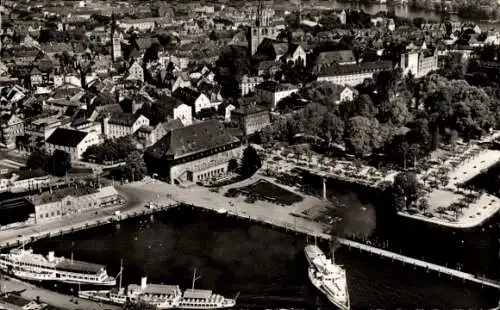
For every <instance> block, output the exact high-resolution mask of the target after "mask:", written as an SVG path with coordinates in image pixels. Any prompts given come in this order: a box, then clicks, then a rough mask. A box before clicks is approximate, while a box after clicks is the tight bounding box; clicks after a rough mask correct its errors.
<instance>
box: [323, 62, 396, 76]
mask: <svg viewBox="0 0 500 310" xmlns="http://www.w3.org/2000/svg"><path fill="white" fill-rule="evenodd" d="M393 68H394V65H393V63H392V61H390V60H384V61H374V62H364V63H361V64H356V65H345V66H329V67H324V68H322V69H321V70H320V71H319V72H318V76H337V75H349V74H357V73H363V72H377V71H382V70H391V69H393Z"/></svg>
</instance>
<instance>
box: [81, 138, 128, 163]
mask: <svg viewBox="0 0 500 310" xmlns="http://www.w3.org/2000/svg"><path fill="white" fill-rule="evenodd" d="M135 150H137V148H136V146H135V145H134V140H133V139H132V138H131V137H128V136H126V137H121V138H116V139H109V140H106V141H104V143H102V144H99V145H91V146H89V147H88V148H87V150H86V151H85V153H83V158H84V159H85V160H86V161H92V162H96V163H99V164H102V163H104V162H118V161H123V160H124V159H126V158H127V156H129V155H130V154H131V153H132V152H133V151H135Z"/></svg>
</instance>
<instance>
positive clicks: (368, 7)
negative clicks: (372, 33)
mask: <svg viewBox="0 0 500 310" xmlns="http://www.w3.org/2000/svg"><path fill="white" fill-rule="evenodd" d="M422 1H423V0H422ZM316 4H317V5H319V6H324V7H328V8H330V9H335V10H342V9H358V4H356V3H348V2H339V1H335V0H330V1H318V2H317V3H316ZM359 8H361V9H362V10H363V11H365V12H366V13H369V14H376V13H378V12H380V11H388V9H389V8H388V6H387V5H385V4H365V5H361V6H360V7H359ZM394 13H395V14H396V16H399V17H404V18H410V19H414V18H417V17H422V18H425V19H426V20H430V21H440V20H441V16H440V14H439V12H436V11H424V10H416V9H413V8H411V7H410V6H408V5H395V6H394ZM451 17H452V18H453V19H454V20H464V19H461V18H459V17H458V16H456V15H451ZM464 21H465V20H464ZM476 23H477V24H478V25H479V26H480V27H481V28H482V29H495V30H499V29H500V24H499V23H498V22H496V23H489V22H486V21H477V22H476Z"/></svg>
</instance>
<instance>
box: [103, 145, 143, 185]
mask: <svg viewBox="0 0 500 310" xmlns="http://www.w3.org/2000/svg"><path fill="white" fill-rule="evenodd" d="M147 172H148V171H147V167H146V163H145V162H144V158H143V156H142V154H141V153H139V151H137V150H134V151H132V152H131V153H129V154H128V155H127V156H126V158H125V164H124V165H121V166H118V167H116V168H114V169H112V170H111V176H112V177H113V178H115V179H119V180H129V181H139V180H142V179H143V178H144V177H145V176H146V174H147Z"/></svg>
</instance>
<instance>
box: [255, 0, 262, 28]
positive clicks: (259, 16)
mask: <svg viewBox="0 0 500 310" xmlns="http://www.w3.org/2000/svg"><path fill="white" fill-rule="evenodd" d="M261 25H262V0H259V3H258V4H257V14H256V15H255V26H257V27H260V26H261Z"/></svg>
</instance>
